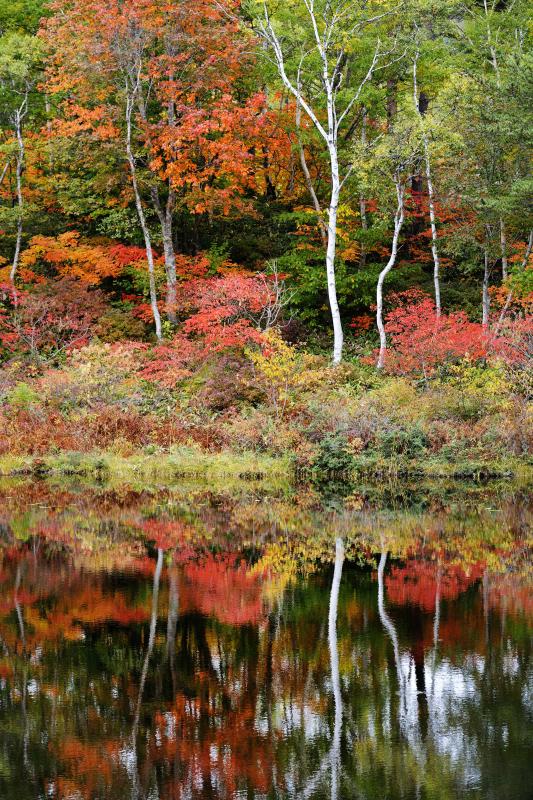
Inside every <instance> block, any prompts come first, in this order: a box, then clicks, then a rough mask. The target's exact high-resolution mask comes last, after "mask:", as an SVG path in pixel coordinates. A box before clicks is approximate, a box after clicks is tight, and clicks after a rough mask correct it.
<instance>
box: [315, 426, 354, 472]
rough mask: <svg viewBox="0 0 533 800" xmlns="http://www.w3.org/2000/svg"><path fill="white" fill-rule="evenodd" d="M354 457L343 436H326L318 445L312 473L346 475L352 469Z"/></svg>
mask: <svg viewBox="0 0 533 800" xmlns="http://www.w3.org/2000/svg"><path fill="white" fill-rule="evenodd" d="M354 463H355V462H354V457H353V454H352V453H351V452H350V448H349V445H348V441H347V440H346V438H345V437H343V436H338V435H331V436H326V437H325V438H324V439H323V440H322V441H321V442H320V445H319V452H318V455H317V456H316V458H315V460H314V461H313V472H314V473H315V474H318V475H320V474H321V473H324V474H331V473H348V472H350V471H351V470H352V469H353V467H354Z"/></svg>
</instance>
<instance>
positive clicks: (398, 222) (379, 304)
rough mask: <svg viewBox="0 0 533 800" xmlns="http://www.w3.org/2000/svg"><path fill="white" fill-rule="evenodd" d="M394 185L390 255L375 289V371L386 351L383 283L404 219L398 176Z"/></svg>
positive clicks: (401, 190)
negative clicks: (393, 212) (394, 196)
mask: <svg viewBox="0 0 533 800" xmlns="http://www.w3.org/2000/svg"><path fill="white" fill-rule="evenodd" d="M395 183H396V196H397V199H398V205H397V207H396V214H395V215H394V234H393V237H392V246H391V254H390V258H389V260H388V262H387V264H386V265H385V267H384V268H383V269H382V270H381V272H380V273H379V278H378V285H377V289H376V323H377V326H378V331H379V356H378V361H377V365H376V366H377V369H383V366H384V364H385V352H386V350H387V335H386V333H385V326H384V324H383V283H384V281H385V278H386V277H387V275H388V274H389V272H390V271H391V269H392V268H393V266H394V265H395V263H396V258H397V255H398V241H399V238H400V232H401V230H402V225H403V219H404V187H403V186H402V185H401V183H400V177H399V176H397V178H396V180H395Z"/></svg>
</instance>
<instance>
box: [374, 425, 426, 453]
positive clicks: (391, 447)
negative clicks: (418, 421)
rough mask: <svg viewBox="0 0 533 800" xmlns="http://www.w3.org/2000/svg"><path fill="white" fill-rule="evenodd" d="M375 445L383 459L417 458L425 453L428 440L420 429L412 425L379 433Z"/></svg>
mask: <svg viewBox="0 0 533 800" xmlns="http://www.w3.org/2000/svg"><path fill="white" fill-rule="evenodd" d="M376 445H377V447H378V448H379V450H380V451H381V453H382V454H383V455H384V456H385V458H393V457H394V456H404V457H405V458H417V457H418V456H421V455H423V454H424V453H425V452H426V451H427V449H428V446H429V440H428V438H427V436H426V434H425V433H424V432H423V431H422V430H421V428H419V427H418V426H417V425H414V426H412V427H410V428H401V427H398V428H390V429H387V430H384V431H380V432H379V433H378V436H377V439H376Z"/></svg>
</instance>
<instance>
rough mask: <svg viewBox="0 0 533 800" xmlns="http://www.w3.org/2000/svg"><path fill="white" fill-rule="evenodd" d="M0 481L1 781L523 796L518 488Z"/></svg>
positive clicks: (157, 795)
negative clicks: (319, 489)
mask: <svg viewBox="0 0 533 800" xmlns="http://www.w3.org/2000/svg"><path fill="white" fill-rule="evenodd" d="M0 495H1V497H0V499H1V501H2V506H1V509H0V797H1V798H2V800H4V799H5V800H26V799H28V800H37V798H43V800H44V798H51V800H67V798H68V800H125V799H126V798H138V799H139V800H140V799H141V798H143V799H145V800H167V799H168V800H171V799H172V800H177V799H178V798H180V799H182V798H183V800H185V798H190V799H191V800H195V799H196V798H206V800H207V799H208V798H220V799H223V798H228V799H229V798H243V799H244V798H246V800H259V798H265V799H266V798H269V799H270V798H298V799H300V798H309V800H313V799H314V800H322V799H323V798H324V799H325V798H328V800H349V799H351V798H365V799H368V800H374V798H376V800H377V799H378V798H379V800H396V798H398V799H400V798H402V800H403V799H404V798H413V800H414V799H415V798H438V799H441V798H442V799H443V800H444V799H445V798H446V799H448V798H476V799H478V798H479V800H487V799H492V798H494V800H505V799H506V798H512V800H522V799H523V800H527V799H530V798H531V797H532V796H533V735H532V730H533V726H532V722H533V668H532V660H531V641H532V640H531V632H532V622H533V599H532V593H531V588H532V578H533V576H532V567H531V564H532V562H531V550H530V548H531V534H530V530H531V529H530V525H529V523H530V510H529V508H528V506H527V495H526V493H525V492H520V491H516V492H511V491H509V492H507V493H506V492H503V493H502V492H501V491H500V492H499V493H496V494H492V493H491V492H490V491H488V490H478V491H476V492H473V493H468V492H464V491H461V492H459V490H458V491H457V492H455V491H454V490H453V489H452V490H450V489H448V490H447V491H446V493H444V494H443V493H440V494H439V493H438V492H437V493H435V492H433V493H432V492H429V493H425V492H424V491H423V490H420V491H419V492H418V494H417V495H416V496H410V497H408V498H407V499H403V500H402V501H401V502H399V501H397V500H394V498H392V499H391V498H390V497H389V498H381V499H380V500H379V501H377V500H376V499H375V498H374V499H372V500H371V501H370V500H369V497H368V496H366V495H365V493H364V492H363V493H361V494H357V493H354V494H353V495H352V496H351V497H348V498H347V499H345V501H343V502H339V503H337V504H335V503H333V504H331V503H329V504H328V505H327V507H324V505H323V504H322V501H321V499H320V498H318V497H317V496H316V495H314V494H313V492H311V491H302V490H300V491H299V492H292V493H291V492H290V491H286V492H277V493H276V492H274V493H272V494H270V495H265V494H262V493H261V492H260V491H259V490H257V491H254V490H251V489H250V490H249V491H245V492H242V493H241V494H240V495H239V496H231V495H229V494H228V495H224V494H223V493H219V494H214V493H212V492H207V491H205V490H204V489H195V488H194V487H192V488H191V487H182V488H181V489H180V488H176V487H175V488H174V489H173V490H162V491H151V492H146V491H139V490H133V489H127V488H120V489H116V488H114V489H107V488H105V487H96V488H95V487H93V488H81V487H74V488H72V487H71V488H68V489H65V488H64V487H53V486H47V485H45V484H42V485H33V486H29V485H26V484H23V483H20V484H16V485H15V484H13V485H8V486H4V487H1V488H0Z"/></svg>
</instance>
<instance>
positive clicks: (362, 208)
mask: <svg viewBox="0 0 533 800" xmlns="http://www.w3.org/2000/svg"><path fill="white" fill-rule="evenodd" d="M361 144H362V146H363V147H366V108H363V119H362V122H361ZM359 217H360V220H361V230H362V231H363V232H366V231H367V230H368V220H367V217H366V198H365V196H364V194H363V193H362V192H361V194H360V195H359ZM365 266H366V242H365V241H364V239H363V240H362V242H361V255H360V256H359V268H360V269H364V268H365Z"/></svg>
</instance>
